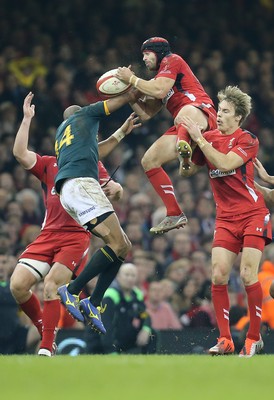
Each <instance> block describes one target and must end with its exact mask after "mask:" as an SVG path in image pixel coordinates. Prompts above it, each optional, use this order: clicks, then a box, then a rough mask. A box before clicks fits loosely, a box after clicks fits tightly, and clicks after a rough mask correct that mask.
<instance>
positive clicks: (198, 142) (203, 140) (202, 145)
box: [196, 137, 209, 149]
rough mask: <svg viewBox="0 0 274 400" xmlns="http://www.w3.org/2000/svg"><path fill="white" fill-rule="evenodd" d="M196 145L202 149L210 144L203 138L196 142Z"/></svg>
mask: <svg viewBox="0 0 274 400" xmlns="http://www.w3.org/2000/svg"><path fill="white" fill-rule="evenodd" d="M196 143H197V144H198V146H199V147H200V149H202V148H203V147H204V146H205V145H206V144H209V143H208V142H207V141H206V140H205V139H204V138H203V137H202V138H199V139H197V140H196Z"/></svg>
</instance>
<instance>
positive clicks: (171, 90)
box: [162, 88, 174, 104]
mask: <svg viewBox="0 0 274 400" xmlns="http://www.w3.org/2000/svg"><path fill="white" fill-rule="evenodd" d="M173 95H174V90H173V89H172V88H171V89H170V90H169V91H168V93H167V95H166V97H164V98H163V100H162V103H163V104H166V103H167V102H168V100H169V99H170V98H171V97H172V96H173Z"/></svg>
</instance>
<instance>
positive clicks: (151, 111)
mask: <svg viewBox="0 0 274 400" xmlns="http://www.w3.org/2000/svg"><path fill="white" fill-rule="evenodd" d="M129 105H130V107H131V108H132V109H133V111H134V112H135V113H136V114H137V115H138V116H139V117H140V120H141V121H143V122H144V121H147V120H149V119H151V118H152V117H154V115H156V114H157V113H158V112H159V111H160V110H161V109H162V107H163V103H162V102H161V100H158V99H155V98H153V97H150V96H143V97H141V98H139V99H138V100H137V101H136V102H134V103H133V102H130V103H129Z"/></svg>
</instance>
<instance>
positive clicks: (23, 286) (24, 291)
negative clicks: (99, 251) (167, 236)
mask: <svg viewBox="0 0 274 400" xmlns="http://www.w3.org/2000/svg"><path fill="white" fill-rule="evenodd" d="M32 99H33V94H32V93H29V94H28V95H27V96H26V98H25V101H24V106H23V111H24V117H23V120H22V123H21V125H20V127H19V130H18V132H17V135H16V138H15V143H14V148H13V153H14V156H15V157H16V159H17V161H18V162H19V163H20V164H21V165H22V166H23V167H24V168H25V169H27V170H28V171H30V172H31V173H32V174H33V175H35V176H36V177H37V178H38V179H39V180H40V181H41V184H42V189H43V198H44V203H45V207H46V213H45V218H44V222H43V225H42V229H41V233H40V235H39V236H38V237H37V239H36V240H35V241H34V242H33V243H31V244H30V245H29V246H28V247H27V248H26V249H25V251H24V252H23V253H22V254H21V255H20V257H19V261H18V264H17V266H16V268H15V270H14V272H13V275H12V277H11V291H12V294H13V296H14V298H15V299H16V301H17V302H18V304H19V305H20V307H21V309H22V310H23V311H24V312H25V313H26V314H27V315H28V316H29V318H30V319H31V320H32V322H33V323H34V325H35V326H36V327H37V329H38V331H39V333H40V335H41V337H42V341H41V344H40V349H39V351H38V354H39V355H44V356H51V354H52V353H53V352H54V348H53V346H54V339H55V334H56V330H57V325H58V321H59V318H60V299H59V296H58V295H57V288H58V287H59V286H60V285H63V284H66V283H68V282H70V280H71V278H72V276H73V275H75V276H78V275H79V274H80V272H81V271H82V270H83V268H84V266H85V263H86V261H87V253H88V249H89V244H90V237H91V234H90V232H89V231H87V230H85V229H84V228H83V227H82V226H81V225H79V224H78V223H77V222H76V221H75V220H74V219H73V218H72V217H71V216H70V215H69V214H68V213H67V212H66V211H65V210H64V208H63V207H62V205H61V203H60V198H59V196H58V195H57V193H56V191H55V187H54V179H55V177H56V174H57V172H58V167H57V162H56V157H54V156H40V155H39V154H37V153H35V152H34V151H31V150H29V149H28V140H29V128H30V124H31V120H32V118H33V117H34V115H35V108H34V105H32V104H31V102H32ZM128 125H129V126H132V123H131V122H128ZM98 167H99V177H100V184H101V185H102V186H104V185H105V184H106V182H107V181H108V182H107V185H106V186H105V187H104V188H103V190H104V191H105V193H106V194H107V196H108V197H109V198H110V199H111V200H118V199H119V198H120V197H121V195H122V192H123V189H122V187H121V185H120V184H119V183H117V182H114V181H113V180H109V179H110V177H109V175H108V173H107V171H106V169H105V167H104V166H103V164H102V162H101V161H99V163H98ZM42 279H44V300H45V301H44V309H43V310H41V307H40V303H39V300H38V298H37V297H36V295H35V294H34V293H33V292H32V291H31V287H32V286H33V285H34V284H35V283H36V282H38V281H40V280H42Z"/></svg>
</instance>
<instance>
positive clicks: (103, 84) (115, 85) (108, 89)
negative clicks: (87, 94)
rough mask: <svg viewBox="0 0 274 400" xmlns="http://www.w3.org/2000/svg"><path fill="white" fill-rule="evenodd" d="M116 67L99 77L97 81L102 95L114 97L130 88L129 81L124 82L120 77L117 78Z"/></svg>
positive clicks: (97, 87) (98, 89)
mask: <svg viewBox="0 0 274 400" xmlns="http://www.w3.org/2000/svg"><path fill="white" fill-rule="evenodd" d="M116 71H117V68H116V69H111V70H110V71H108V72H106V73H104V74H103V75H102V76H100V78H99V79H98V81H97V83H96V89H97V91H98V93H99V94H100V95H103V96H104V97H114V96H118V95H119V94H122V93H124V92H126V91H127V90H128V89H129V88H130V86H131V85H130V84H129V83H124V82H122V81H121V80H120V79H118V78H116V76H114V75H115V73H116Z"/></svg>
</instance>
